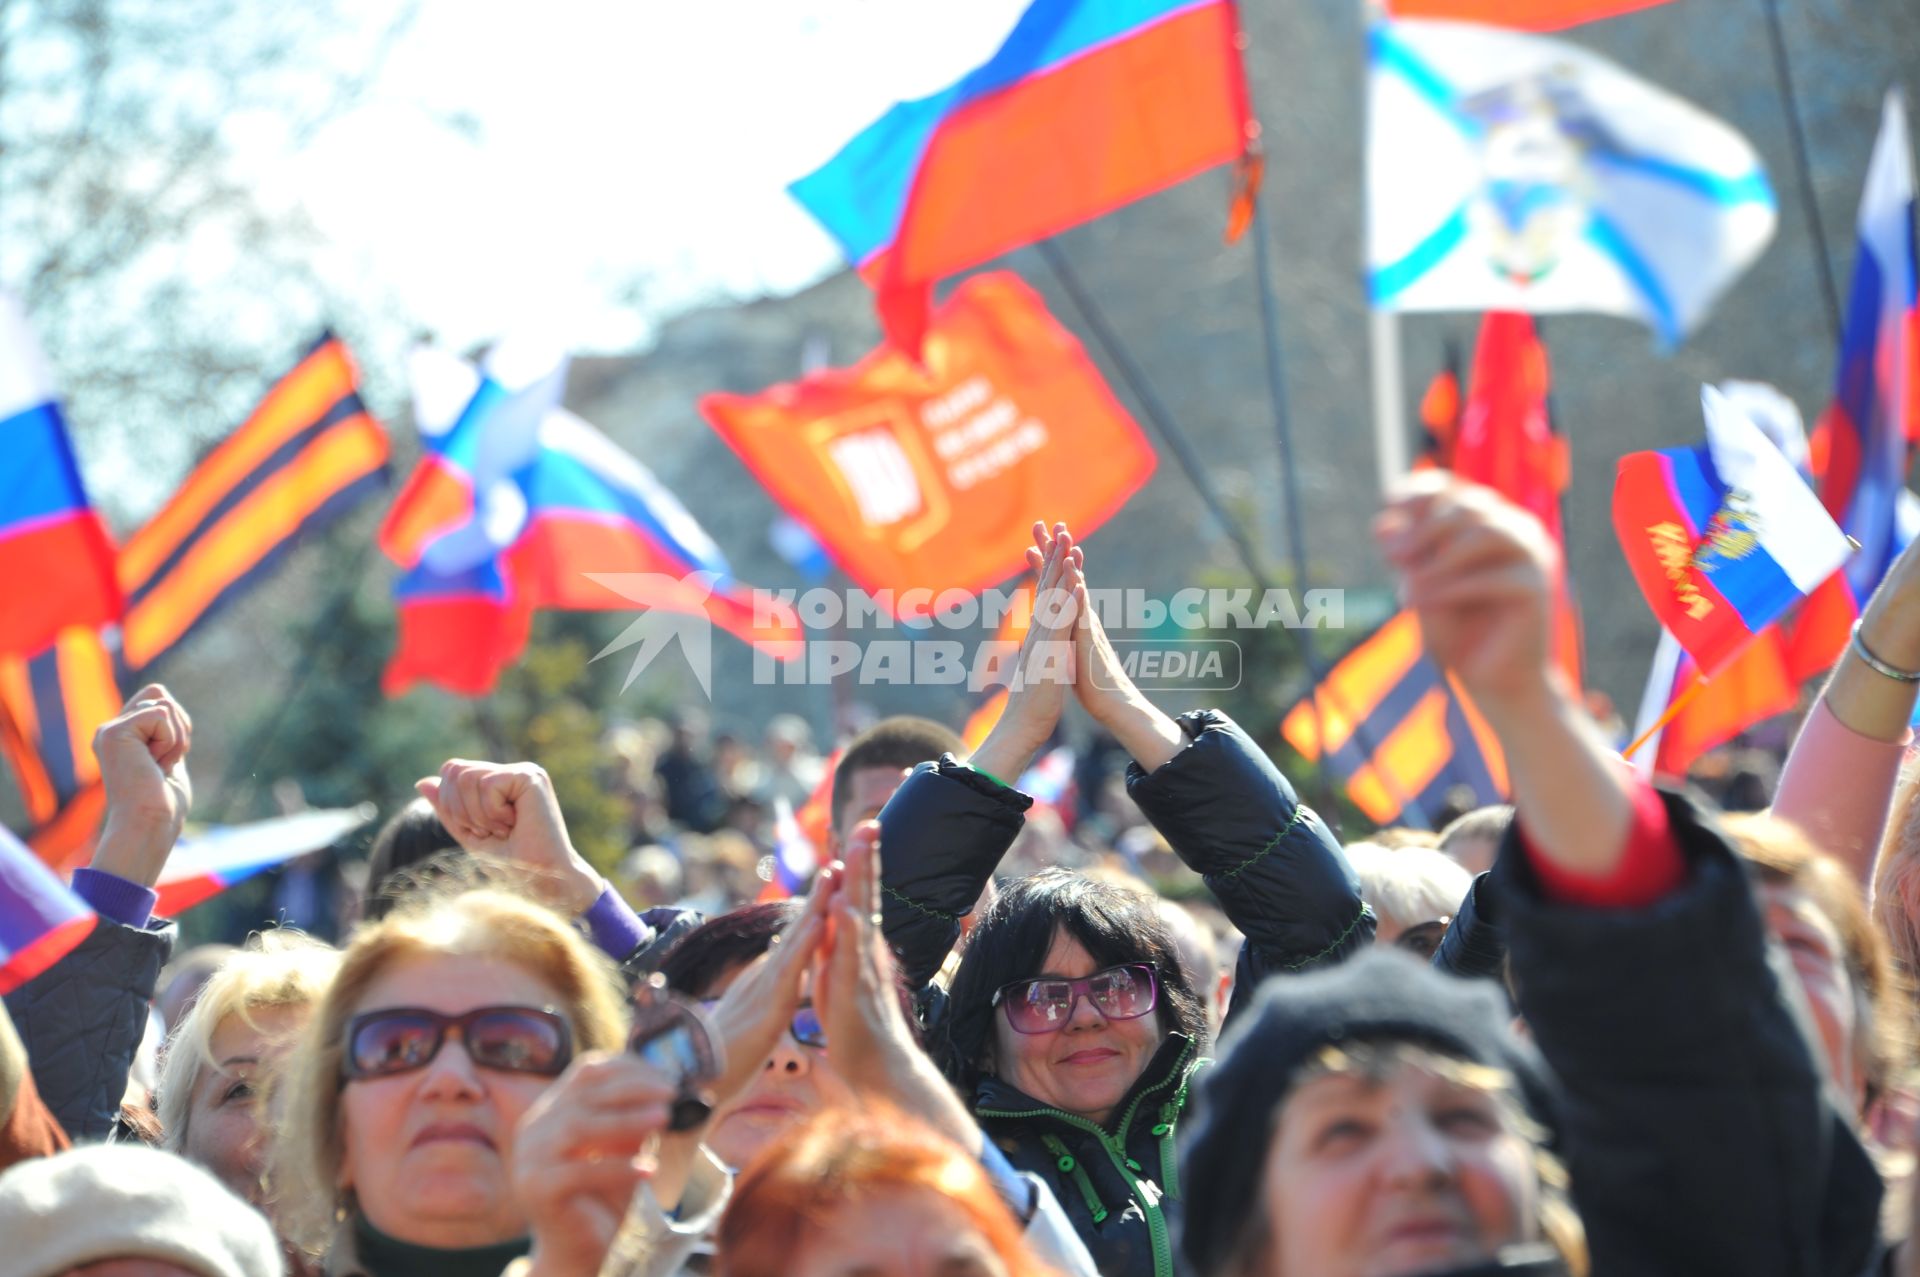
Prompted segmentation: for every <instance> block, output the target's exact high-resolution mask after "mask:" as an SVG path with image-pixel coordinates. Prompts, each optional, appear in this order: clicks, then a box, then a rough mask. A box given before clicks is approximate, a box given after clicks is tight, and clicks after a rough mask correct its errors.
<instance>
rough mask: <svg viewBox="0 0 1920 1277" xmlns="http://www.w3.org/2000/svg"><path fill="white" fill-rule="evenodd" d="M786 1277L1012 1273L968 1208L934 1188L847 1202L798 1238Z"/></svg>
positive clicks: (1000, 1276)
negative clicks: (803, 1237)
mask: <svg viewBox="0 0 1920 1277" xmlns="http://www.w3.org/2000/svg"><path fill="white" fill-rule="evenodd" d="M787 1274H788V1277H1007V1266H1006V1264H1005V1263H1003V1262H1002V1261H1001V1259H1000V1257H999V1255H997V1254H996V1253H995V1252H994V1249H993V1247H992V1245H991V1244H990V1243H989V1242H988V1241H987V1238H986V1235H985V1234H983V1233H982V1232H981V1231H980V1230H979V1229H978V1228H976V1227H975V1226H974V1224H973V1221H972V1220H971V1219H970V1218H969V1217H968V1215H967V1213H966V1212H965V1211H964V1210H962V1209H960V1207H958V1206H956V1205H955V1204H954V1203H953V1202H951V1201H949V1200H947V1198H946V1197H944V1196H943V1195H941V1194H940V1193H937V1192H935V1191H933V1190H932V1189H928V1188H907V1187H902V1188H896V1189H892V1190H890V1191H888V1192H884V1193H875V1194H873V1195H872V1196H870V1197H867V1198H864V1199H862V1200H859V1201H852V1202H848V1203H847V1204H846V1205H844V1206H842V1207H840V1208H839V1209H838V1210H836V1211H834V1212H833V1213H832V1214H831V1215H829V1216H828V1217H827V1218H826V1219H824V1220H821V1221H820V1223H819V1224H818V1226H816V1227H815V1228H814V1229H813V1230H812V1231H811V1232H809V1233H808V1234H807V1236H806V1237H805V1239H804V1240H803V1241H802V1242H801V1243H800V1248H799V1250H798V1251H797V1252H796V1253H795V1254H794V1257H793V1262H792V1263H791V1264H790V1265H789V1266H788V1268H787Z"/></svg>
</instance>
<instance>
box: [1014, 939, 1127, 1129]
mask: <svg viewBox="0 0 1920 1277" xmlns="http://www.w3.org/2000/svg"><path fill="white" fill-rule="evenodd" d="M1101 969H1102V966H1101V964H1100V963H1099V962H1098V961H1096V960H1095V959H1094V957H1093V955H1092V954H1090V953H1088V952H1087V951H1086V950H1085V949H1084V948H1082V947H1081V945H1080V942H1079V941H1078V940H1075V939H1074V938H1073V937H1072V936H1070V935H1068V934H1067V933H1066V932H1064V931H1057V932H1055V933H1054V937H1053V944H1052V946H1051V947H1050V948H1048V950H1047V956H1046V960H1045V961H1044V962H1042V963H1041V965H1040V969H1039V970H1038V971H1035V972H1034V973H1033V976H1034V978H1039V977H1054V978H1061V979H1069V980H1077V979H1081V978H1083V977H1085V976H1090V975H1092V974H1093V973H1094V972H1096V971H1099V970H1101ZM1161 996H1162V997H1164V996H1165V994H1164V992H1163V993H1162V994H1161ZM1159 1012H1160V1008H1159V1006H1157V1005H1156V1006H1155V1008H1154V1010H1152V1011H1150V1012H1148V1013H1147V1014H1146V1015H1143V1016H1140V1017H1138V1018H1137V1019H1132V1020H1109V1019H1107V1018H1106V1017H1105V1016H1104V1015H1101V1014H1100V1012H1099V1011H1098V1010H1096V1009H1095V1008H1094V1005H1093V1002H1092V1000H1091V999H1089V998H1085V997H1083V998H1080V999H1079V1000H1078V1001H1076V1002H1075V1003H1074V1005H1073V1009H1072V1011H1071V1012H1070V1013H1069V1014H1068V1015H1067V1017H1066V1019H1065V1020H1064V1021H1063V1023H1062V1027H1061V1028H1060V1029H1059V1030H1058V1031H1057V1032H1054V1033H1021V1032H1019V1031H1018V1030H1016V1029H1015V1028H1014V1027H1013V1025H1012V1024H1011V1023H1009V1022H1008V1020H1007V1005H1006V1003H1005V1002H1002V1004H1001V1005H1000V1007H998V1008H997V1009H996V1010H995V1012H994V1017H993V1061H992V1065H993V1072H994V1074H995V1075H996V1076H998V1077H999V1078H1000V1080H1001V1081H1003V1082H1006V1083H1008V1084H1009V1085H1011V1086H1014V1087H1017V1088H1018V1089H1019V1090H1021V1091H1022V1092H1024V1093H1025V1094H1027V1095H1029V1096H1032V1097H1033V1098H1034V1099H1036V1100H1038V1101H1040V1102H1041V1103H1042V1104H1045V1105H1048V1106H1050V1107H1052V1108H1057V1109H1063V1110H1065V1111H1066V1112H1068V1113H1075V1114H1078V1115H1079V1116H1081V1117H1085V1118H1088V1119H1091V1120H1092V1121H1095V1122H1104V1121H1106V1120H1107V1118H1108V1116H1109V1115H1110V1114H1111V1113H1112V1112H1113V1108H1114V1106H1115V1105H1116V1104H1118V1103H1119V1102H1120V1099H1121V1097H1122V1096H1124V1095H1125V1094H1126V1093H1127V1092H1128V1091H1129V1090H1130V1089H1132V1087H1133V1084H1134V1082H1136V1081H1137V1080H1139V1077H1140V1074H1141V1073H1143V1072H1145V1071H1146V1067H1147V1062H1148V1061H1149V1060H1151V1059H1152V1058H1153V1053H1154V1052H1155V1051H1156V1050H1158V1049H1159V1046H1160V1041H1161V1031H1160V1015H1159Z"/></svg>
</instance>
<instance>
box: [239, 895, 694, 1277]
mask: <svg viewBox="0 0 1920 1277" xmlns="http://www.w3.org/2000/svg"><path fill="white" fill-rule="evenodd" d="M416 903H417V907H414V908H411V909H403V910H399V911H396V912H394V913H392V914H390V915H389V916H388V917H386V918H385V919H383V920H381V921H380V922H378V923H374V924H372V925H370V926H367V927H364V928H362V929H361V930H360V931H359V932H358V933H357V934H356V935H355V937H354V939H353V942H352V943H351V944H350V945H349V946H348V947H347V949H346V951H345V953H344V954H343V955H342V957H341V961H340V969H339V973H338V975H337V976H336V978H335V979H334V981H333V984H332V985H331V986H330V987H329V988H328V990H327V993H326V995H325V997H323V998H322V999H321V1001H320V1003H319V1005H318V1006H317V1007H316V1008H315V1009H314V1012H313V1015H312V1017H311V1019H310V1020H309V1021H308V1023H307V1025H306V1028H305V1030H304V1031H303V1034H302V1037H301V1040H300V1042H299V1044H298V1045H297V1046H296V1047H295V1049H294V1052H293V1055H292V1058H291V1060H290V1061H289V1065H288V1071H287V1075H286V1083H285V1085H286V1095H285V1105H284V1109H283V1111H282V1113H281V1119H282V1130H281V1138H280V1141H279V1144H278V1146H277V1147H276V1149H275V1155H274V1158H273V1162H272V1168H271V1172H270V1184H271V1190H272V1193H273V1196H274V1197H275V1199H276V1201H275V1205H276V1207H277V1214H278V1217H279V1218H280V1219H281V1221H282V1224H283V1226H284V1227H286V1228H288V1230H289V1231H290V1233H291V1234H292V1236H293V1238H294V1240H295V1241H297V1242H299V1243H301V1244H303V1245H305V1246H306V1247H308V1248H309V1249H310V1250H312V1251H315V1252H317V1253H321V1254H324V1256H325V1271H326V1272H327V1274H328V1275H329V1277H394V1275H395V1274H400V1273H413V1272H427V1273H448V1274H462V1273H471V1274H474V1275H475V1277H499V1274H500V1273H501V1271H502V1270H503V1269H504V1268H505V1267H506V1266H507V1264H508V1263H509V1262H510V1261H511V1260H513V1259H514V1258H516V1257H518V1256H521V1255H524V1254H526V1253H527V1251H528V1249H529V1245H530V1241H529V1223H528V1219H527V1217H526V1214H525V1213H524V1211H523V1209H522V1207H521V1204H520V1202H519V1201H518V1200H516V1198H515V1195H514V1192H513V1188H512V1178H511V1177H512V1168H513V1160H514V1152H515V1139H516V1133H517V1130H518V1127H519V1125H520V1122H521V1119H522V1118H523V1117H524V1116H525V1115H526V1113H527V1111H528V1110H529V1109H530V1108H531V1107H532V1106H533V1104H534V1102H535V1101H536V1100H538V1099H539V1098H540V1097H541V1095H542V1094H543V1093H544V1092H545V1091H546V1090H547V1089H548V1088H549V1087H551V1086H553V1085H554V1084H555V1080H556V1079H557V1078H559V1077H560V1076H561V1075H562V1074H563V1073H566V1072H567V1070H568V1068H569V1066H570V1065H572V1064H573V1063H574V1060H575V1057H576V1055H579V1054H581V1053H586V1052H612V1051H616V1050H617V1049H618V1048H619V1047H620V1046H621V1045H622V1044H623V1041H624V1038H625V1033H626V1017H625V1015H624V1013H623V1010H622V1005H621V1001H622V997H623V993H624V990H623V986H622V984H621V981H620V979H619V977H618V975H617V973H616V972H615V970H614V968H613V966H612V964H611V963H610V962H609V961H607V960H606V959H605V958H604V957H602V956H601V955H600V954H598V953H597V952H595V951H594V950H593V949H592V948H591V947H590V946H589V945H588V944H587V943H586V941H585V940H583V939H582V938H581V937H580V935H579V934H578V933H577V932H576V931H575V930H574V929H573V928H571V927H570V926H568V925H567V924H566V923H565V922H564V921H562V920H561V919H560V917H559V916H558V915H556V914H553V913H552V912H550V911H548V910H547V909H545V908H543V907H542V906H540V905H537V904H534V903H532V902H531V901H527V900H524V899H521V898H519V897H516V896H513V895H511V894H508V893H506V892H503V891H498V890H480V891H473V892H469V893H467V894H464V895H460V896H456V897H454V898H452V899H450V900H446V901H441V902H434V903H427V902H416ZM618 1062H619V1063H622V1064H627V1065H629V1066H630V1068H629V1069H628V1070H627V1072H626V1073H625V1074H623V1075H620V1076H617V1077H615V1078H613V1079H611V1082H612V1083H624V1084H625V1088H626V1089H625V1090H620V1089H618V1087H617V1086H616V1087H614V1089H612V1090H611V1092H610V1094H609V1097H608V1100H607V1104H606V1116H607V1122H608V1124H609V1126H610V1127H617V1126H619V1125H620V1124H621V1123H626V1122H631V1121H633V1120H634V1119H635V1118H636V1117H637V1116H644V1115H643V1113H642V1110H643V1108H644V1105H645V1104H646V1103H647V1102H649V1101H650V1100H652V1099H655V1098H657V1097H655V1096H654V1094H653V1092H652V1091H650V1090H649V1088H648V1083H649V1082H650V1081H653V1080H655V1079H652V1078H651V1077H650V1075H648V1074H647V1073H646V1071H645V1069H644V1066H643V1065H641V1063H640V1062H639V1061H638V1060H635V1059H630V1058H629V1059H620V1060H618ZM576 1071H577V1070H576ZM654 1129H658V1126H657V1125H656V1126H655V1128H654Z"/></svg>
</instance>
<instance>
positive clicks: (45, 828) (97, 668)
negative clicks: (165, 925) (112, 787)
mask: <svg viewBox="0 0 1920 1277" xmlns="http://www.w3.org/2000/svg"><path fill="white" fill-rule="evenodd" d="M120 704H121V695H120V687H119V684H118V682H117V681H116V678H115V670H114V660H113V654H112V653H111V652H109V651H108V650H107V647H106V644H105V643H104V642H103V641H102V640H101V637H100V632H99V631H98V630H96V629H93V628H91V627H89V626H84V625H76V626H73V627H71V628H69V629H67V630H64V631H62V632H61V634H60V637H59V638H58V639H56V640H54V642H53V644H52V645H51V646H49V647H48V648H47V649H46V650H45V651H41V652H36V653H34V654H33V655H32V656H30V657H21V656H0V754H3V755H4V756H5V757H6V760H7V765H8V767H10V768H11V769H12V771H13V777H14V781H15V783H16V784H17V785H18V787H19V790H20V796H21V800H22V802H23V803H24V805H25V807H26V809H27V818H28V820H30V821H31V822H32V828H31V830H30V831H29V833H28V835H27V840H28V843H29V844H30V845H31V846H32V848H33V850H34V853H35V854H36V855H38V856H39V857H40V858H41V859H42V860H44V861H46V862H47V863H48V864H49V865H51V866H53V867H54V868H56V869H65V868H66V867H68V866H69V865H72V864H74V863H75V862H76V861H78V860H79V859H80V857H81V856H82V854H83V853H84V852H85V851H86V850H87V848H88V847H90V846H91V845H92V842H93V836H94V833H95V831H96V830H97V829H98V828H99V826H100V818H101V816H102V815H103V814H104V813H105V811H106V794H105V791H104V790H102V788H101V786H100V764H99V762H98V761H97V760H95V758H94V756H93V734H94V732H95V731H97V730H98V729H99V727H100V725H101V724H102V723H105V722H106V721H107V720H108V719H110V718H112V717H113V716H114V715H115V714H118V713H119V712H120Z"/></svg>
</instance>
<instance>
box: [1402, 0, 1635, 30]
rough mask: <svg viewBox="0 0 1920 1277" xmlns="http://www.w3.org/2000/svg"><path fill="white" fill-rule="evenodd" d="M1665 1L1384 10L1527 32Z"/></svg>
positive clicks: (1419, 3) (1474, 2) (1415, 4)
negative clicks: (1517, 28) (1522, 28)
mask: <svg viewBox="0 0 1920 1277" xmlns="http://www.w3.org/2000/svg"><path fill="white" fill-rule="evenodd" d="M1665 3H1667V0H1387V12H1388V14H1390V15H1391V16H1393V17H1396V18H1447V19H1450V20H1452V21H1455V22H1484V23H1486V24H1487V25H1488V26H1495V27H1524V28H1526V29H1527V30H1529V31H1558V30H1559V29H1560V28H1562V27H1572V26H1578V25H1579V24H1580V23H1582V22H1593V21H1596V20H1598V19H1600V18H1611V17H1613V16H1614V15H1615V14H1617V13H1632V12H1634V11H1635V10H1637V9H1651V8H1653V7H1654V6H1655V5H1659V4H1665Z"/></svg>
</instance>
